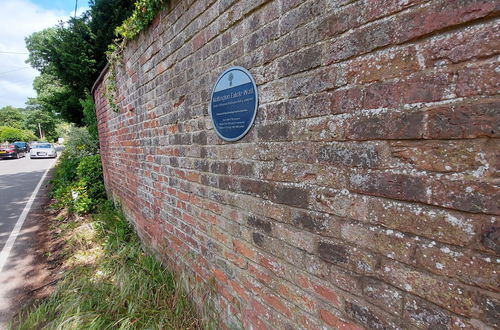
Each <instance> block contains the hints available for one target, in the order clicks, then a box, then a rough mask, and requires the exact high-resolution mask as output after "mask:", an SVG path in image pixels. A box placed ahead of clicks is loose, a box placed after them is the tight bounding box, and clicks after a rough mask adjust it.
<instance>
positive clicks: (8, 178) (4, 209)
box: [0, 156, 55, 329]
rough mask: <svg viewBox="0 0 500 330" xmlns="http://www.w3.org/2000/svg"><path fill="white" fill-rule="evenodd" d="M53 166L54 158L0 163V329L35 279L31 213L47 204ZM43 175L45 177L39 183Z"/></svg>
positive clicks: (35, 226) (35, 228)
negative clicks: (21, 294)
mask: <svg viewBox="0 0 500 330" xmlns="http://www.w3.org/2000/svg"><path fill="white" fill-rule="evenodd" d="M54 164H55V160H54V159H30V158H29V156H27V157H25V158H20V159H8V160H7V159H6V160H0V329H3V328H5V327H6V324H7V322H8V321H9V319H10V318H11V317H12V315H13V314H14V313H15V311H16V308H17V307H18V306H17V305H18V304H17V301H16V300H17V299H19V296H20V293H21V292H23V291H25V290H26V288H27V287H29V283H30V281H33V278H34V277H36V276H38V275H37V274H36V272H35V269H36V266H37V265H36V264H37V261H36V257H35V256H34V255H33V254H34V251H35V250H37V249H38V246H35V245H37V244H36V242H37V232H38V231H39V230H40V228H39V226H38V224H37V223H36V216H35V215H34V213H36V210H37V209H38V210H39V209H41V208H42V207H43V205H41V204H43V203H46V202H47V194H48V191H47V187H46V186H47V183H48V180H49V179H50V178H49V177H50V173H51V171H49V170H48V169H50V168H52V167H53V165H54ZM46 172H47V174H49V175H47V176H46V177H45V179H44V180H43V182H41V179H42V177H43V176H44V174H45V173H46ZM37 187H39V189H40V190H39V191H38V194H36V198H35V199H33V197H35V195H34V191H35V190H36V188H37ZM30 199H31V200H30ZM42 199H43V202H42ZM27 204H28V206H31V207H30V209H29V210H28V208H27V207H26V206H27ZM28 211H30V212H28ZM21 224H22V226H21Z"/></svg>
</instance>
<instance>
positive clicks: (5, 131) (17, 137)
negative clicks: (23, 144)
mask: <svg viewBox="0 0 500 330" xmlns="http://www.w3.org/2000/svg"><path fill="white" fill-rule="evenodd" d="M34 139H35V135H34V134H33V133H32V132H30V131H26V130H22V129H19V128H14V127H8V126H0V142H3V141H9V142H14V141H31V140H34Z"/></svg>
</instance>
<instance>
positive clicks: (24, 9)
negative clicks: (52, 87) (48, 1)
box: [0, 0, 83, 108]
mask: <svg viewBox="0 0 500 330" xmlns="http://www.w3.org/2000/svg"><path fill="white" fill-rule="evenodd" d="M77 12H80V13H81V12H83V9H82V8H80V9H79V10H78V11H77ZM71 14H73V13H65V12H63V11H55V10H47V9H43V8H41V7H39V6H37V5H35V4H33V3H32V2H30V1H28V0H0V108H1V107H4V106H6V105H12V106H15V107H24V106H25V105H24V103H25V102H26V100H27V99H28V97H33V96H35V91H34V90H33V87H32V85H33V79H34V78H35V77H36V76H37V75H38V71H36V70H34V69H32V68H30V67H29V65H28V64H26V62H25V61H26V59H27V58H28V55H27V54H26V53H28V50H27V49H26V45H25V43H24V39H25V38H26V37H27V36H29V35H30V34H32V33H33V32H37V31H41V30H43V29H46V28H48V27H51V26H54V25H56V24H57V23H58V22H59V21H66V20H67V19H68V18H69V16H70V15H71ZM6 52H17V53H25V54H5V53H6Z"/></svg>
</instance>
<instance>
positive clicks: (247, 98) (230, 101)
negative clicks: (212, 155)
mask: <svg viewBox="0 0 500 330" xmlns="http://www.w3.org/2000/svg"><path fill="white" fill-rule="evenodd" d="M258 100H259V97H258V94H257V86H256V85H255V80H253V77H252V75H251V74H250V72H248V70H246V69H244V68H242V67H240V66H233V67H231V68H229V69H227V70H226V71H224V72H223V73H222V74H221V75H220V76H219V78H218V79H217V82H216V83H215V86H214V89H213V91H212V98H211V99H210V109H209V110H210V117H211V118H212V122H213V124H214V128H215V131H216V132H217V134H218V135H219V136H220V137H221V138H222V139H224V140H226V141H236V140H239V139H241V138H242V137H244V136H245V134H247V132H248V131H249V130H250V128H251V127H252V124H253V121H254V119H255V115H256V114H257V107H258V103H259V102H258Z"/></svg>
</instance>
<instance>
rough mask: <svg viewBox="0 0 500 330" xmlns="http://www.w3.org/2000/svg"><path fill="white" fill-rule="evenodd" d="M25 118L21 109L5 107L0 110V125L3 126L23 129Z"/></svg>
mask: <svg viewBox="0 0 500 330" xmlns="http://www.w3.org/2000/svg"><path fill="white" fill-rule="evenodd" d="M25 121H26V116H25V113H24V112H23V111H21V109H18V108H14V107H11V106H6V107H3V108H1V109H0V123H2V125H4V126H9V127H13V128H19V129H25V127H24V122H25Z"/></svg>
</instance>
